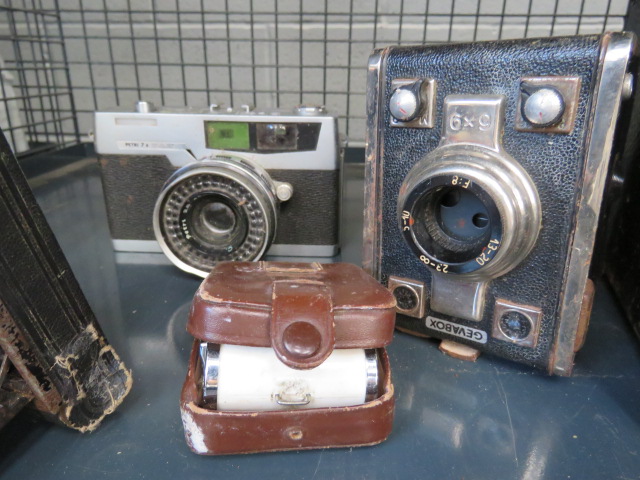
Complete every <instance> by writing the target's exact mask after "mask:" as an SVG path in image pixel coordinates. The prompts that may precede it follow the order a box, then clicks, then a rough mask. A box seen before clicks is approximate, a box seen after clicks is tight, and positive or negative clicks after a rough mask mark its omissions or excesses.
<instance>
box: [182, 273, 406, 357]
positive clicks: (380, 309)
mask: <svg viewBox="0 0 640 480" xmlns="http://www.w3.org/2000/svg"><path fill="white" fill-rule="evenodd" d="M284 281H286V282H290V284H291V286H292V288H293V285H298V286H300V287H301V286H302V285H309V284H316V285H323V286H324V287H325V288H326V292H327V293H328V295H329V296H330V302H331V305H332V317H333V323H334V331H335V345H334V347H333V348H377V347H383V346H386V345H388V344H389V343H390V342H391V340H392V339H393V328H394V326H395V318H396V312H395V306H396V301H395V298H394V296H393V295H392V294H391V292H389V290H387V289H386V288H385V287H383V286H382V285H380V284H379V283H378V282H377V281H376V280H375V279H374V278H373V277H371V276H370V275H368V274H367V273H366V272H365V271H364V270H362V269H361V268H360V267H358V266H356V265H351V264H348V263H331V264H319V263H282V262H226V263H221V264H219V265H217V266H216V267H215V268H214V269H213V270H212V271H211V273H210V274H209V276H208V277H207V278H206V279H205V280H204V281H203V282H202V285H200V288H199V289H198V292H197V293H196V295H195V298H194V299H193V305H192V307H191V313H190V315H189V322H188V323H187V331H188V332H189V333H190V334H191V335H193V336H194V337H195V338H197V339H200V340H202V341H206V342H210V343H227V344H233V345H247V346H251V347H271V346H272V338H271V329H272V326H271V323H272V322H271V317H272V313H273V311H274V310H273V298H274V297H273V286H274V285H275V284H277V283H278V282H284ZM300 287H299V288H300ZM304 310H305V309H304V308H302V311H303V312H304Z"/></svg>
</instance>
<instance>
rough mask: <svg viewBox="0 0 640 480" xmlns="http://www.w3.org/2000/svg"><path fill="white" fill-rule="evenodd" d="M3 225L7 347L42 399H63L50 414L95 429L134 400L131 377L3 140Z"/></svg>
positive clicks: (2, 340)
mask: <svg viewBox="0 0 640 480" xmlns="http://www.w3.org/2000/svg"><path fill="white" fill-rule="evenodd" d="M0 225H2V235H0V345H2V347H3V349H4V350H5V352H6V353H7V354H8V356H9V358H10V359H11V361H12V363H13V364H14V365H15V366H16V367H17V368H18V369H19V370H20V373H21V374H22V375H23V376H25V379H26V378H29V387H30V388H31V389H32V390H33V391H34V393H35V395H36V397H39V398H40V399H42V397H43V396H47V395H48V394H49V392H51V393H54V392H55V393H56V396H59V398H60V402H61V403H60V405H51V404H47V405H46V406H45V409H47V410H48V411H49V412H50V413H53V414H57V415H58V416H59V418H60V419H61V420H62V421H63V422H64V423H66V424H67V425H69V426H72V427H74V428H77V429H79V430H86V429H92V428H94V427H95V426H96V422H98V421H99V420H100V419H101V418H102V417H103V416H104V415H105V414H106V413H108V412H110V411H112V410H113V408H115V407H116V406H117V405H118V404H119V403H120V401H121V400H122V398H123V397H124V396H125V395H126V394H127V393H128V391H129V388H130V386H131V383H130V382H131V381H130V372H129V371H128V370H127V369H126V368H125V366H124V364H123V363H122V362H121V361H120V359H119V358H118V357H117V355H116V354H115V352H114V351H113V349H112V348H111V347H110V346H109V345H108V343H107V341H106V339H105V338H104V335H103V333H102V331H101V329H100V326H99V325H98V323H97V321H96V318H95V316H94V314H93V312H92V310H91V307H90V306H89V304H88V303H87V300H86V298H85V296H84V295H83V293H82V291H81V289H80V286H79V285H78V282H77V281H76V278H75V276H74V275H73V272H72V271H71V267H70V266H69V263H68V262H67V260H66V258H65V257H64V255H63V253H62V250H61V249H60V246H59V245H58V242H57V241H56V239H55V237H54V235H53V232H52V231H51V228H50V227H49V224H48V223H47V221H46V219H45V217H44V215H43V213H42V210H41V209H40V207H39V206H38V204H37V203H36V200H35V198H34V196H33V193H32V192H31V189H30V188H29V185H28V184H27V181H26V179H25V177H24V175H23V173H22V171H21V170H20V167H19V165H18V162H17V161H16V159H15V157H14V156H13V154H12V152H11V149H10V147H9V145H8V143H7V142H6V140H5V138H4V136H3V135H2V133H0ZM27 372H28V373H27ZM58 408H59V409H60V411H59V412H58V410H57V409H58Z"/></svg>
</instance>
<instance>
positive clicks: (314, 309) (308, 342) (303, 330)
mask: <svg viewBox="0 0 640 480" xmlns="http://www.w3.org/2000/svg"><path fill="white" fill-rule="evenodd" d="M271 308H272V312H271V313H272V315H271V326H270V330H271V331H270V336H271V345H272V347H273V349H274V350H275V352H276V355H277V356H278V358H279V359H280V361H281V362H282V363H284V364H285V365H287V366H289V367H291V368H296V369H299V370H306V369H310V368H315V367H317V366H318V365H320V364H321V363H322V362H324V361H325V360H326V359H327V357H328V356H329V355H331V352H332V351H333V347H334V345H335V329H334V325H333V303H332V300H331V292H330V290H329V289H328V288H327V287H326V285H324V284H323V283H320V282H309V281H300V280H298V281H296V280H278V281H275V282H274V284H273V303H272V307H271Z"/></svg>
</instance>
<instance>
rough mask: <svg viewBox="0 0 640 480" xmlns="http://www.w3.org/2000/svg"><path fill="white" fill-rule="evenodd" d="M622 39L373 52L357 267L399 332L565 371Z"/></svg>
mask: <svg viewBox="0 0 640 480" xmlns="http://www.w3.org/2000/svg"><path fill="white" fill-rule="evenodd" d="M634 46H635V37H634V36H633V35H632V34H626V33H608V34H604V35H592V36H575V37H566V38H546V39H535V40H532V39H526V40H514V41H501V42H490V43H475V44H466V45H463V44H460V45H439V46H417V47H390V48H386V49H383V50H377V51H375V52H374V53H373V54H372V56H371V57H370V61H369V75H368V94H367V96H368V106H367V108H368V122H369V123H368V145H367V170H366V182H365V197H366V208H365V232H364V265H365V268H366V269H368V271H369V272H371V273H372V274H373V275H374V276H375V277H376V278H378V279H379V280H381V281H382V282H383V283H384V284H386V285H387V286H388V288H390V289H391V290H392V291H393V292H394V294H395V296H396V299H397V301H398V306H397V311H398V313H399V315H398V320H397V326H398V328H400V329H401V330H405V331H409V332H411V333H414V334H417V335H424V336H434V337H440V338H442V339H445V340H447V342H448V344H449V345H451V344H453V345H459V344H463V345H466V346H469V347H472V348H473V349H476V350H482V351H487V352H491V353H493V354H496V355H499V356H502V357H506V358H509V359H512V360H515V361H518V362H522V363H526V364H529V365H533V366H536V367H539V368H543V369H546V370H548V371H549V372H550V373H555V374H559V375H569V374H570V373H571V370H572V366H573V360H574V355H575V352H576V351H577V350H578V349H579V348H580V346H581V343H582V341H583V339H584V334H585V332H586V329H587V325H588V319H589V315H590V309H591V300H592V298H593V285H592V283H590V281H589V280H588V273H589V266H590V262H591V257H592V253H593V243H594V237H595V234H596V229H597V225H598V216H599V212H600V206H601V201H602V197H603V193H604V188H605V183H606V182H605V180H606V176H607V168H608V165H609V159H610V154H611V148H612V140H613V135H614V127H615V124H616V119H617V117H618V114H619V110H620V106H621V102H622V101H623V100H624V99H625V98H627V97H629V96H630V95H631V86H632V80H633V79H632V77H631V75H630V74H629V73H628V71H627V68H628V63H629V60H630V57H631V56H632V53H633V50H634ZM452 342H455V343H452ZM443 343H444V342H443ZM441 346H442V345H441ZM469 350H470V351H472V352H473V350H471V349H469Z"/></svg>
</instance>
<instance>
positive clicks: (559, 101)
mask: <svg viewBox="0 0 640 480" xmlns="http://www.w3.org/2000/svg"><path fill="white" fill-rule="evenodd" d="M564 108H565V106H564V99H563V98H562V95H561V94H560V92H558V91H557V90H556V89H555V88H541V89H539V90H536V91H535V92H533V93H532V94H531V95H530V96H529V98H527V99H526V100H525V102H524V105H523V107H522V114H523V115H524V117H525V119H526V120H527V121H528V122H529V123H531V124H533V125H535V126H536V127H548V126H550V125H554V124H556V123H558V122H559V121H560V119H562V115H563V114H564Z"/></svg>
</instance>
